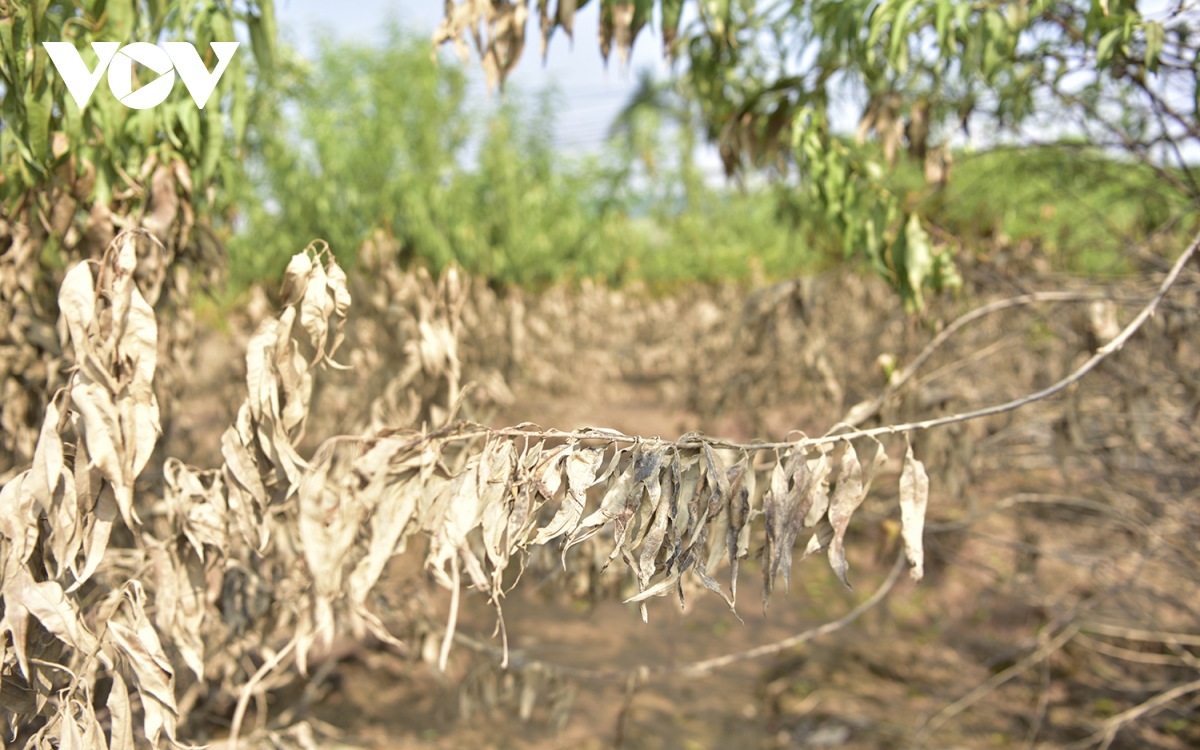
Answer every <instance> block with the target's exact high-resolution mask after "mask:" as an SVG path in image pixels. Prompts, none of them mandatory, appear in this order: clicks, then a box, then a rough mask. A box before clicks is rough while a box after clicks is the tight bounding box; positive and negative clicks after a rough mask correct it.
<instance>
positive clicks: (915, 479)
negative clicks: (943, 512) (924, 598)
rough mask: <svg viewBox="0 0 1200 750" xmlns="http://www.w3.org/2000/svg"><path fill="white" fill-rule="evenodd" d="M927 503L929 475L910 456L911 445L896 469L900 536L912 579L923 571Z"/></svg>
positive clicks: (922, 465) (921, 464)
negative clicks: (898, 474) (898, 480)
mask: <svg viewBox="0 0 1200 750" xmlns="http://www.w3.org/2000/svg"><path fill="white" fill-rule="evenodd" d="M928 504H929V477H928V476H927V475H926V474H925V465H924V464H923V463H921V462H920V461H918V460H917V459H916V458H914V457H913V449H912V445H909V446H908V450H907V451H906V452H905V454H904V468H903V469H902V470H901V472H900V533H901V536H903V537H904V554H905V556H907V557H908V563H909V565H911V566H912V571H911V575H912V578H913V580H914V581H919V580H921V578H922V577H924V575H925V546H924V543H923V541H922V534H923V532H924V529H925V508H926V506H928Z"/></svg>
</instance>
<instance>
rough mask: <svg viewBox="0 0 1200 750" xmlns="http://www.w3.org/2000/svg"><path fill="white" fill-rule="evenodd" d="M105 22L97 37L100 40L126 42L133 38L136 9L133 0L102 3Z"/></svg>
mask: <svg viewBox="0 0 1200 750" xmlns="http://www.w3.org/2000/svg"><path fill="white" fill-rule="evenodd" d="M104 14H105V17H106V18H105V21H104V26H103V27H102V28H101V29H100V34H99V35H98V37H99V39H100V40H105V41H113V42H128V41H130V39H131V38H132V37H133V27H134V24H135V23H136V22H137V8H136V7H135V5H134V2H133V0H107V2H105V3H104Z"/></svg>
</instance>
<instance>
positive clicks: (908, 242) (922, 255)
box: [904, 213, 934, 310]
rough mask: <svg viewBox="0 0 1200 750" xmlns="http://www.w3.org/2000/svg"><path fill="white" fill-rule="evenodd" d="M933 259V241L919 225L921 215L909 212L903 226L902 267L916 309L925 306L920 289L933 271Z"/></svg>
mask: <svg viewBox="0 0 1200 750" xmlns="http://www.w3.org/2000/svg"><path fill="white" fill-rule="evenodd" d="M933 260H934V258H933V243H932V242H931V241H930V239H929V233H928V232H926V231H925V227H923V226H921V217H920V216H918V215H917V214H915V213H912V214H909V215H908V222H907V223H906V224H905V226H904V268H905V271H906V273H907V280H908V286H909V290H910V293H911V295H912V300H913V303H914V305H915V306H916V308H917V309H918V310H919V309H921V308H923V307H924V306H925V300H924V297H923V295H922V293H921V289H922V287H924V286H925V281H926V279H928V278H929V276H930V272H931V271H933Z"/></svg>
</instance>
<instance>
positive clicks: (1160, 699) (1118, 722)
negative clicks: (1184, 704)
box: [1065, 680, 1200, 750]
mask: <svg viewBox="0 0 1200 750" xmlns="http://www.w3.org/2000/svg"><path fill="white" fill-rule="evenodd" d="M1197 690H1200V680H1192V681H1191V682H1188V683H1185V684H1183V685H1177V686H1175V687H1173V688H1171V689H1170V690H1167V691H1165V692H1162V693H1159V694H1158V695H1156V696H1154V697H1153V698H1151V699H1150V700H1148V701H1145V702H1144V703H1139V704H1138V705H1136V706H1134V707H1133V708H1131V709H1129V710H1128V711H1122V712H1121V713H1119V714H1117V715H1116V716H1114V717H1112V718H1111V719H1109V720H1108V721H1106V722H1104V726H1102V727H1101V728H1100V729H1099V731H1097V732H1096V733H1094V734H1092V735H1091V736H1089V737H1086V738H1084V739H1082V740H1080V741H1079V742H1074V743H1072V744H1070V745H1066V746H1065V747H1066V750H1083V748H1086V747H1091V746H1092V745H1096V744H1099V745H1100V747H1102V748H1107V747H1108V746H1109V745H1111V744H1112V741H1113V740H1114V739H1116V736H1117V732H1119V731H1121V728H1122V727H1124V726H1125V725H1126V724H1128V723H1130V722H1131V721H1135V720H1137V719H1140V718H1141V717H1143V716H1145V715H1146V714H1148V713H1152V712H1154V711H1157V710H1158V709H1160V708H1162V707H1163V706H1165V705H1166V704H1168V703H1170V702H1171V701H1173V700H1175V699H1176V698H1180V697H1182V696H1185V695H1187V694H1188V693H1194V692H1196V691H1197Z"/></svg>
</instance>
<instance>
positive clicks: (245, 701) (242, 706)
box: [228, 635, 299, 750]
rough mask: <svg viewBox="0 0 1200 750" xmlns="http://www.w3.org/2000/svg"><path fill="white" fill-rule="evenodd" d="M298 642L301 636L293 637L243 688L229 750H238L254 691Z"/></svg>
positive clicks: (239, 697) (230, 733)
mask: <svg viewBox="0 0 1200 750" xmlns="http://www.w3.org/2000/svg"><path fill="white" fill-rule="evenodd" d="M298 642H299V636H298V635H294V636H292V639H291V640H290V641H288V642H287V645H286V646H284V647H283V648H281V649H279V651H278V652H277V653H276V654H275V655H274V656H272V657H271V658H270V659H267V660H266V661H264V662H263V664H262V666H261V667H259V668H258V671H257V672H255V673H254V675H253V676H252V677H251V678H250V680H249V682H247V683H246V684H245V685H244V686H243V687H242V694H241V695H239V696H238V702H237V708H235V709H234V711H233V723H232V724H231V725H230V727H229V742H228V747H229V750H237V747H238V734H239V733H240V732H241V731H242V720H243V719H244V718H245V717H246V708H247V707H248V706H249V705H250V698H251V697H252V696H253V695H254V691H255V688H257V687H258V683H260V682H262V681H263V678H265V677H266V676H267V675H268V674H270V673H271V671H272V670H273V669H275V668H276V667H278V666H279V665H280V664H282V663H283V660H284V659H286V658H287V657H288V656H289V655H291V653H292V651H293V650H294V649H295V648H296V644H297V643H298Z"/></svg>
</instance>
